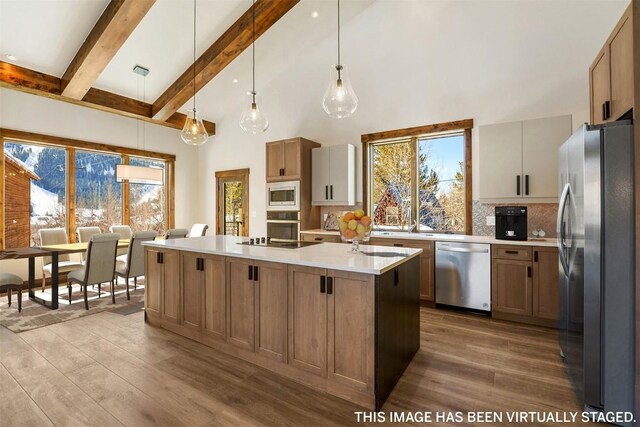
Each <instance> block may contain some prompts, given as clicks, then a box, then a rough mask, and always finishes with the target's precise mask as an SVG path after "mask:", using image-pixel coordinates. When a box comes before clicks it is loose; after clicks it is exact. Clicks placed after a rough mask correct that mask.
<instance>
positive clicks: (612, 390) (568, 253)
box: [557, 121, 635, 412]
mask: <svg viewBox="0 0 640 427" xmlns="http://www.w3.org/2000/svg"><path fill="white" fill-rule="evenodd" d="M558 165H559V184H560V203H559V207H558V221H557V235H558V249H559V269H560V294H561V316H560V325H559V327H560V348H561V354H562V355H563V357H564V358H565V366H566V370H567V372H568V374H569V376H570V377H571V380H572V383H573V385H574V388H575V390H576V393H578V397H579V398H580V399H581V400H582V401H583V402H584V404H585V407H586V408H587V409H588V410H591V409H595V410H599V411H606V412H609V411H632V410H633V402H634V400H633V399H634V394H633V393H634V391H633V378H634V351H635V349H634V347H635V346H634V343H635V341H634V336H635V335H634V331H635V329H634V307H635V305H634V300H635V263H634V257H635V253H634V245H635V229H634V200H633V197H634V193H633V188H634V184H633V183H634V168H633V126H632V125H631V124H630V122H628V121H621V122H615V123H610V124H607V125H599V126H589V125H586V124H585V125H582V126H581V127H580V128H579V129H578V130H577V131H576V132H575V133H574V134H573V135H572V136H571V138H570V139H569V140H568V141H567V142H565V143H564V144H563V145H562V146H561V147H560V149H559V159H558Z"/></svg>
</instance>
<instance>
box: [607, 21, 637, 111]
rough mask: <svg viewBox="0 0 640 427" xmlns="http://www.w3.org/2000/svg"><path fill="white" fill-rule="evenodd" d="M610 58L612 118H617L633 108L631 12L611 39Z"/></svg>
mask: <svg viewBox="0 0 640 427" xmlns="http://www.w3.org/2000/svg"><path fill="white" fill-rule="evenodd" d="M623 19H624V18H623ZM609 60H610V64H611V71H610V72H611V120H617V119H619V118H620V117H621V116H623V115H624V114H625V113H626V112H627V111H629V110H630V109H632V108H633V28H632V21H631V15H630V14H628V17H627V19H626V20H625V21H624V23H623V24H622V26H621V27H620V29H619V30H618V32H617V33H616V35H615V36H614V37H613V39H612V40H611V44H610V45H609Z"/></svg>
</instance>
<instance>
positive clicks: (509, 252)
mask: <svg viewBox="0 0 640 427" xmlns="http://www.w3.org/2000/svg"><path fill="white" fill-rule="evenodd" d="M504 253H505V254H510V255H518V253H519V252H518V251H510V250H505V251H504Z"/></svg>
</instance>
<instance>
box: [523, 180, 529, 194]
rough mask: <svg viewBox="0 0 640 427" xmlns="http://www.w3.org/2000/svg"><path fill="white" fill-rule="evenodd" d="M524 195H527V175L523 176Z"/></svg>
mask: <svg viewBox="0 0 640 427" xmlns="http://www.w3.org/2000/svg"><path fill="white" fill-rule="evenodd" d="M524 195H525V196H528V195H529V175H525V176H524Z"/></svg>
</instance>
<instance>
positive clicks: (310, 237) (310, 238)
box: [300, 233, 340, 243]
mask: <svg viewBox="0 0 640 427" xmlns="http://www.w3.org/2000/svg"><path fill="white" fill-rule="evenodd" d="M300 236H302V241H303V242H329V243H340V236H333V235H330V234H308V233H301V234H300Z"/></svg>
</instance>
